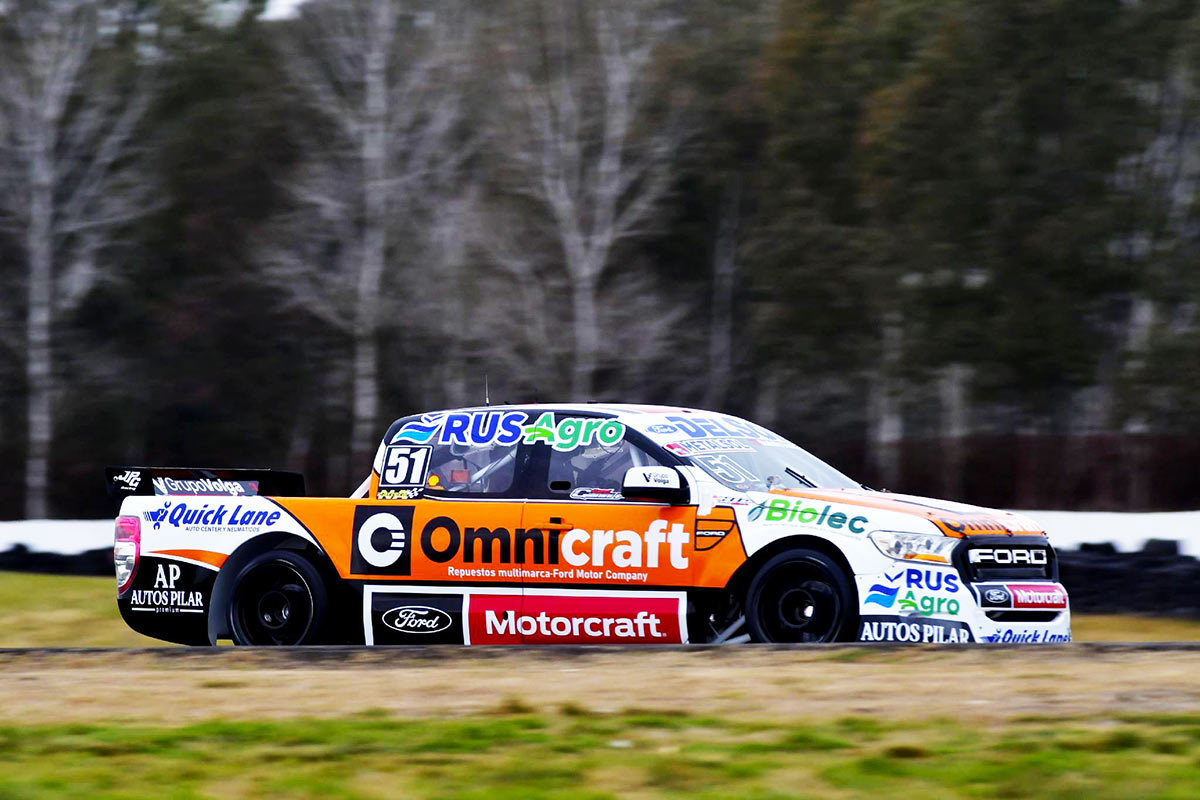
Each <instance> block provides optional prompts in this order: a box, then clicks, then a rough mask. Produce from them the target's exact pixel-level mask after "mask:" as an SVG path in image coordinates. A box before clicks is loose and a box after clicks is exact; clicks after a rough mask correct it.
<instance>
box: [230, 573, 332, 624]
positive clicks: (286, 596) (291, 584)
mask: <svg viewBox="0 0 1200 800" xmlns="http://www.w3.org/2000/svg"><path fill="white" fill-rule="evenodd" d="M232 608H233V615H232V616H233V626H234V630H235V631H236V633H237V634H238V639H239V640H240V641H241V643H243V644H257V645H289V644H299V643H300V642H302V641H304V637H305V635H306V634H307V633H308V629H309V627H310V626H311V625H312V621H313V613H314V604H313V595H312V589H311V587H310V586H309V585H308V581H307V580H306V579H305V577H304V576H303V575H301V574H300V572H299V570H297V569H296V567H295V566H294V565H293V564H290V563H288V562H287V561H283V560H280V561H269V562H267V563H265V564H259V565H258V566H257V567H255V568H254V569H253V570H251V571H250V572H249V573H248V574H246V575H244V576H242V579H241V581H240V582H239V583H238V588H237V591H236V592H235V594H234V597H233V604H232Z"/></svg>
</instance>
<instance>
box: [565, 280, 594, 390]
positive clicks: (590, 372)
mask: <svg viewBox="0 0 1200 800" xmlns="http://www.w3.org/2000/svg"><path fill="white" fill-rule="evenodd" d="M596 284H597V281H596V278H595V277H594V276H590V275H589V276H580V277H578V278H576V279H575V280H574V281H573V282H572V283H571V308H572V311H573V312H574V316H573V320H572V324H573V325H574V331H575V360H574V362H573V364H572V368H571V399H572V400H574V401H577V402H583V401H585V400H591V399H592V391H593V385H594V384H593V382H594V380H595V377H596V356H597V353H598V351H599V349H600V323H599V321H598V318H597V313H596V288H597V287H596Z"/></svg>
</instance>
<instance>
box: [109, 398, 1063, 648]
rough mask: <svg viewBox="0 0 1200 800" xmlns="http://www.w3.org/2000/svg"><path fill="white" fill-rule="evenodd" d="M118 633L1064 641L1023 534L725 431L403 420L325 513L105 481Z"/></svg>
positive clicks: (1010, 520)
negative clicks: (122, 623)
mask: <svg viewBox="0 0 1200 800" xmlns="http://www.w3.org/2000/svg"><path fill="white" fill-rule="evenodd" d="M108 480H109V483H110V487H109V488H110V491H111V493H112V494H113V495H114V497H116V498H117V499H119V500H120V503H121V510H120V516H119V517H118V519H117V526H116V541H115V550H114V554H115V558H116V564H117V583H118V605H119V607H120V610H121V615H122V616H123V617H124V619H125V620H126V622H128V624H129V625H130V627H132V628H134V629H135V630H137V631H139V632H142V633H145V634H147V635H150V636H155V637H158V638H161V639H165V640H168V641H173V642H180V643H184V644H212V643H215V642H217V641H218V640H220V639H232V640H233V641H234V642H236V643H238V644H309V643H363V644H422V643H425V644H429V643H449V642H454V643H461V644H587V643H626V644H668V643H687V642H709V643H724V642H729V643H733V642H742V641H766V642H826V641H854V640H861V641H888V642H914V643H915V642H921V643H933V644H957V643H966V642H1062V641H1069V640H1070V635H1071V634H1070V611H1069V604H1068V600H1067V594H1066V591H1065V590H1064V589H1063V588H1062V586H1061V585H1060V584H1059V583H1058V575H1057V561H1056V559H1055V555H1054V551H1053V549H1052V548H1051V546H1050V544H1049V542H1048V540H1047V538H1046V535H1045V533H1044V532H1043V531H1042V530H1041V529H1040V528H1038V527H1037V526H1036V525H1035V524H1034V523H1033V522H1032V521H1030V520H1028V519H1026V518H1024V517H1021V516H1019V515H1016V514H1012V513H1009V512H1004V511H993V510H988V509H983V508H978V507H974V506H966V505H962V504H957V503H950V502H944V501H940V500H930V499H927V498H921V497H911V496H906V495H896V494H891V493H888V492H877V491H873V490H870V489H868V488H866V487H863V486H861V485H860V484H858V483H856V482H855V481H853V480H852V479H850V478H848V477H846V476H845V475H843V474H841V473H840V472H838V471H837V470H835V469H834V468H832V467H831V466H829V465H828V464H825V463H824V462H822V461H820V460H819V459H817V458H815V457H814V456H812V455H811V454H809V453H808V452H806V451H804V450H803V449H801V448H800V447H797V446H796V445H794V444H792V443H791V442H789V441H787V440H785V439H783V438H782V437H780V436H778V435H777V434H775V433H772V432H771V431H769V430H767V429H765V428H763V427H761V426H759V425H756V424H754V423H752V422H748V421H746V420H743V419H739V418H737V417H733V416H729V415H726V414H719V413H715V412H709V411H698V410H693V409H685V408H667V407H660V406H629V405H596V404H587V405H578V404H547V405H529V406H486V407H479V408H466V409H455V410H448V411H439V412H434V413H429V414H422V415H416V416H412V417H405V418H403V419H400V420H397V421H396V422H394V423H393V424H392V425H391V426H390V427H389V428H388V430H387V432H386V434H385V435H384V437H383V439H382V441H381V442H380V445H379V449H378V451H377V453H376V456H375V460H374V464H373V466H372V470H371V473H370V475H369V476H368V477H367V478H366V479H365V480H364V481H363V483H362V485H361V486H360V487H359V489H358V491H356V492H355V493H354V495H353V496H352V497H349V498H328V497H305V496H303V495H304V491H303V480H302V478H301V477H300V476H298V475H294V474H291V473H279V472H271V471H265V470H238V469H230V470H225V469H159V468H153V467H148V468H139V467H120V468H112V469H110V470H109V471H108Z"/></svg>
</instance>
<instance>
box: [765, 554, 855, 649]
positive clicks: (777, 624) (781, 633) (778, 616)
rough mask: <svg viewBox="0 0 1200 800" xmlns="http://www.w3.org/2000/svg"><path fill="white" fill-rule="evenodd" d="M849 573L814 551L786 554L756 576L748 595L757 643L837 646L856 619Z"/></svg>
mask: <svg viewBox="0 0 1200 800" xmlns="http://www.w3.org/2000/svg"><path fill="white" fill-rule="evenodd" d="M853 599H854V593H853V592H852V591H851V589H850V582H849V580H848V579H847V578H846V574H845V571H844V570H843V569H842V568H841V567H840V566H838V565H837V563H836V562H834V561H833V559H831V558H830V557H829V556H827V555H825V554H824V553H819V552H817V551H815V550H788V551H786V552H783V553H780V554H779V555H777V556H775V557H774V558H772V559H771V560H769V561H768V562H767V563H766V564H764V565H763V566H762V568H761V569H760V570H759V571H758V574H757V575H755V576H754V580H752V581H751V582H750V589H749V591H748V592H747V593H746V624H747V626H748V627H749V628H750V635H751V637H752V638H753V639H754V641H756V642H836V641H840V640H842V639H844V638H845V637H846V634H847V631H848V629H849V627H850V624H851V621H852V620H853V618H854V617H855V610H854V609H853V608H852V604H853Z"/></svg>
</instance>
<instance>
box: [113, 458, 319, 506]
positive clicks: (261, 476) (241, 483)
mask: <svg viewBox="0 0 1200 800" xmlns="http://www.w3.org/2000/svg"><path fill="white" fill-rule="evenodd" d="M104 483H105V487H106V489H107V490H108V497H109V499H110V500H112V501H113V502H114V503H115V504H116V505H117V507H118V508H120V507H121V501H123V500H124V499H125V498H126V497H130V496H132V495H149V496H154V495H213V496H219V497H253V496H255V495H265V496H270V497H304V496H305V495H304V476H303V475H301V474H300V473H299V472H281V471H278V470H273V469H200V468H197V467H105V469H104Z"/></svg>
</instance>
